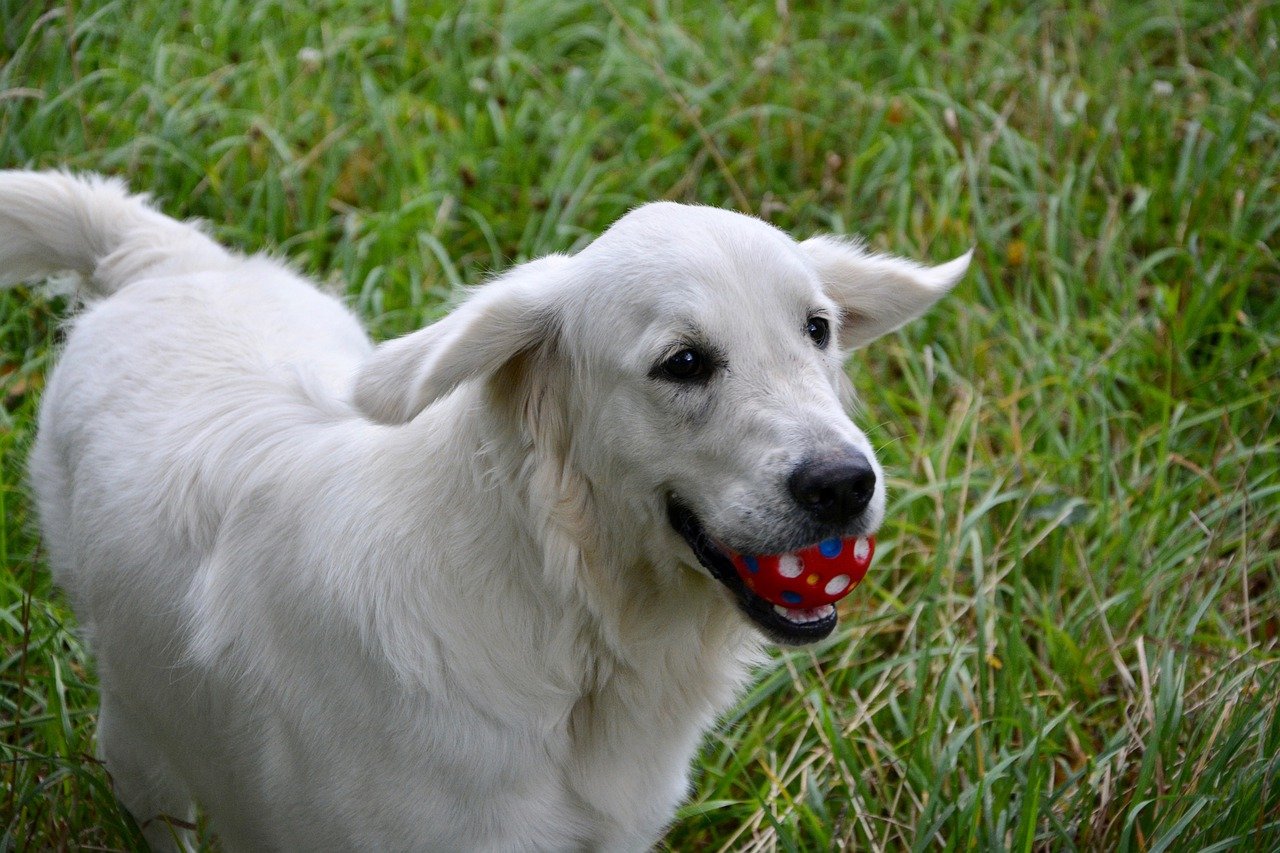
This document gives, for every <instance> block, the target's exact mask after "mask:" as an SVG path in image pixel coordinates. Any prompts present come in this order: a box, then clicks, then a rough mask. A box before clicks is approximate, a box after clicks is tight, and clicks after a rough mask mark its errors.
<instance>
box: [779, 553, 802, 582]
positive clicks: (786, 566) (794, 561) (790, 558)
mask: <svg viewBox="0 0 1280 853" xmlns="http://www.w3.org/2000/svg"><path fill="white" fill-rule="evenodd" d="M803 571H804V564H803V563H801V562H800V559H799V558H798V557H796V555H794V554H788V555H787V556H785V557H783V558H782V559H781V560H779V561H778V574H780V575H782V576H783V577H784V578H798V577H800V573H801V572H803Z"/></svg>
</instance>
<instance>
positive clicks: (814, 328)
mask: <svg viewBox="0 0 1280 853" xmlns="http://www.w3.org/2000/svg"><path fill="white" fill-rule="evenodd" d="M805 331H806V332H808V333H809V338H810V340H812V341H813V342H814V343H815V344H817V345H818V349H826V348H827V342H828V341H830V340H831V324H830V323H828V322H827V318H826V317H810V318H809V326H808V327H807V328H806V329H805Z"/></svg>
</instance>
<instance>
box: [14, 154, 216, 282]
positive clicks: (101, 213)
mask: <svg viewBox="0 0 1280 853" xmlns="http://www.w3.org/2000/svg"><path fill="white" fill-rule="evenodd" d="M231 261H232V256H231V255H230V253H228V252H227V251H226V250H225V249H223V248H222V247H221V246H219V245H218V244H217V243H215V242H213V241H212V240H210V239H209V238H208V237H207V236H205V235H204V233H203V232H201V231H200V229H199V228H197V227H196V226H195V225H190V224H187V223H183V222H178V221H177V220H175V219H170V218H169V217H167V216H165V215H164V214H162V213H159V212H158V211H156V210H155V209H153V208H152V207H151V206H150V204H148V202H147V199H146V198H145V197H143V196H137V195H130V194H129V192H128V190H126V189H125V186H124V183H123V182H122V181H120V180H118V179H114V178H104V177H101V176H99V175H82V176H81V175H71V174H68V173H66V172H22V171H0V286H3V285H9V284H15V283H17V282H19V281H31V280H35V279H40V278H45V277H47V276H50V275H53V274H55V273H59V272H65V271H71V272H74V273H77V274H78V275H79V276H80V277H81V278H82V279H83V280H84V281H85V283H86V285H87V289H88V291H89V292H90V293H91V294H93V295H95V296H108V295H110V294H112V293H114V292H115V291H116V290H118V289H119V288H121V287H123V286H124V285H126V284H128V283H129V282H130V281H133V280H135V279H137V278H140V277H143V276H150V275H158V274H164V273H165V272H167V271H169V270H173V271H176V270H177V269H178V268H179V265H180V266H181V269H183V270H185V271H196V270H202V269H211V270H212V269H219V268H222V267H225V266H226V265H227V264H228V263H230V262H231Z"/></svg>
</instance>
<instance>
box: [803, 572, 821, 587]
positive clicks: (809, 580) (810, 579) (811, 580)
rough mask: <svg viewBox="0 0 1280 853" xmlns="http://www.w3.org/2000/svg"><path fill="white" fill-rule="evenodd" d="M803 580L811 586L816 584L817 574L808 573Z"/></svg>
mask: <svg viewBox="0 0 1280 853" xmlns="http://www.w3.org/2000/svg"><path fill="white" fill-rule="evenodd" d="M804 582H805V583H807V584H808V585H809V586H813V585H814V584H816V583H817V582H818V576H817V575H809V577H807V578H805V579H804Z"/></svg>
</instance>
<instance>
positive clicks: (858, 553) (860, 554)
mask: <svg viewBox="0 0 1280 853" xmlns="http://www.w3.org/2000/svg"><path fill="white" fill-rule="evenodd" d="M870 552H871V543H870V542H868V541H867V540H865V539H859V540H858V542H857V544H855V545H854V546H853V556H855V557H857V558H858V559H859V560H865V559H867V554H868V553H870Z"/></svg>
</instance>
